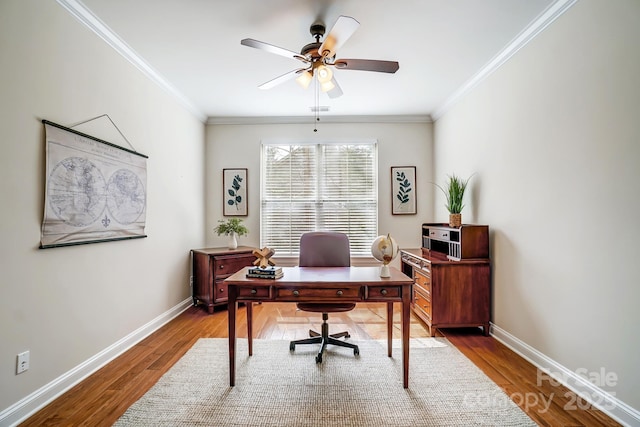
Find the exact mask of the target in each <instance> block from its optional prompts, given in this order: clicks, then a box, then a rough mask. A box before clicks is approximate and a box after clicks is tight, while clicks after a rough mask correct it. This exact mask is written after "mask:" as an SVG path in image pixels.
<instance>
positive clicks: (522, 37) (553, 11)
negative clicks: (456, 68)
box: [431, 0, 578, 120]
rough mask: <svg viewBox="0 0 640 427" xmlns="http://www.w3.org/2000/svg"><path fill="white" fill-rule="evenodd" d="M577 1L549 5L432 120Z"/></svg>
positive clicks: (442, 106)
mask: <svg viewBox="0 0 640 427" xmlns="http://www.w3.org/2000/svg"><path fill="white" fill-rule="evenodd" d="M577 1H578V0H558V1H556V2H555V3H553V4H552V5H550V6H549V7H548V8H547V9H546V10H545V11H544V12H542V13H541V14H540V15H539V16H538V17H537V18H536V19H534V20H533V22H532V23H531V24H529V25H528V26H527V28H525V29H524V30H523V31H522V32H520V34H518V35H517V36H516V38H515V39H513V40H512V41H511V42H510V43H509V44H508V45H507V46H506V47H505V48H504V49H502V51H500V52H499V53H498V54H497V55H496V56H494V57H493V59H491V60H490V61H489V62H488V63H487V64H486V65H485V66H484V67H482V68H481V69H480V71H478V72H477V73H476V74H475V75H474V76H473V77H471V78H470V79H469V80H468V81H467V82H466V83H464V84H463V85H462V86H460V87H459V88H458V89H457V90H456V91H455V92H453V94H451V95H450V96H449V97H448V98H447V99H446V100H445V101H444V103H443V104H442V105H440V106H439V107H438V108H436V110H435V111H434V112H433V114H432V115H431V117H432V118H433V120H438V119H439V118H440V117H442V116H443V115H444V114H445V113H446V112H447V111H449V109H451V107H453V106H454V105H455V104H456V103H457V102H458V101H460V100H461V99H462V98H463V97H464V96H466V95H467V94H468V93H469V92H471V90H472V89H473V88H474V87H476V86H477V85H478V84H480V83H481V82H482V81H483V80H484V79H486V78H487V77H489V75H490V74H492V73H493V72H494V71H496V70H497V69H498V68H500V66H502V64H504V63H505V62H507V61H508V60H509V58H511V57H512V56H513V55H515V54H516V52H518V51H519V50H520V49H522V48H523V47H525V46H526V45H527V44H528V43H529V42H530V41H531V40H533V39H534V38H535V37H536V36H537V35H538V34H539V33H540V32H541V31H542V30H544V29H545V28H547V26H548V25H550V24H551V23H552V22H553V21H555V20H556V19H557V18H558V17H560V16H561V15H562V14H563V13H565V12H566V11H567V10H568V9H569V8H570V7H571V6H573V5H574V4H575V3H576V2H577Z"/></svg>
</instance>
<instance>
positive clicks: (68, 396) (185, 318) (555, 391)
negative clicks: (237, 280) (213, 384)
mask: <svg viewBox="0 0 640 427" xmlns="http://www.w3.org/2000/svg"><path fill="white" fill-rule="evenodd" d="M399 308H400V307H399V306H397V307H396V309H395V316H394V319H395V320H394V331H393V336H394V338H400V337H401V331H400V310H399ZM329 322H330V325H331V326H330V330H331V331H338V330H341V331H342V330H348V331H349V333H350V334H351V337H352V338H351V339H352V340H366V339H385V338H386V336H387V335H386V305H385V304H359V305H358V306H357V307H356V309H355V310H353V311H351V312H348V313H335V314H331V315H330V318H329ZM238 323H239V325H238V336H239V337H245V338H246V318H245V310H244V309H242V308H241V309H240V310H239V313H238ZM253 323H254V326H253V327H254V336H255V337H256V338H263V339H274V340H292V339H300V338H304V337H306V336H307V333H308V332H307V331H308V329H309V328H313V329H316V330H319V328H320V323H321V319H320V316H319V315H317V314H315V313H306V312H302V311H297V310H296V307H295V305H294V304H286V303H284V304H277V303H269V304H259V305H255V306H254V322H253ZM243 334H244V335H243ZM442 335H444V336H445V337H446V338H447V339H448V340H449V341H450V342H451V343H452V344H453V345H455V346H456V347H457V348H458V349H459V350H460V351H461V352H462V353H464V354H465V355H466V356H467V357H468V358H469V359H470V360H472V361H473V363H475V364H476V365H477V366H478V367H479V368H480V369H482V370H483V371H484V372H485V373H486V374H487V375H488V376H489V377H490V378H491V379H492V380H493V381H495V382H496V384H498V385H499V386H500V387H501V388H502V389H503V390H505V391H506V392H507V394H509V395H510V396H511V397H512V400H513V401H514V402H516V403H517V404H518V405H519V406H520V407H521V408H522V409H523V410H524V411H525V412H526V413H527V414H528V415H529V416H530V417H531V418H532V419H533V420H534V421H535V422H537V423H538V424H540V425H543V426H618V425H619V424H618V423H616V422H614V421H613V420H611V419H610V418H608V417H607V416H606V415H604V414H603V413H602V412H600V411H598V410H596V409H593V408H587V409H577V408H576V409H572V406H576V405H572V404H573V403H576V400H575V396H572V393H571V392H569V391H568V390H567V389H566V388H565V387H562V386H554V385H553V384H551V383H549V382H548V381H542V384H537V383H538V382H540V381H538V380H537V378H538V376H537V371H536V368H535V367H534V366H533V365H531V364H529V363H528V362H526V361H525V360H524V359H522V358H521V357H520V356H518V355H517V354H515V353H514V352H513V351H511V350H509V349H508V348H507V347H505V346H504V345H502V344H501V343H499V342H498V341H496V340H495V339H493V338H491V337H484V336H483V335H482V333H481V331H480V330H479V329H456V330H454V329H451V330H443V331H442V332H440V331H438V336H442ZM227 336H228V332H227V312H226V310H224V309H221V310H216V312H215V313H213V314H211V315H209V314H207V313H206V312H205V311H204V310H203V309H201V308H197V307H191V308H189V309H188V310H187V311H185V312H184V313H182V314H181V315H180V316H178V317H177V318H176V319H174V320H173V321H171V322H170V323H168V324H167V325H165V326H164V327H163V328H161V329H160V330H158V331H156V332H155V333H153V334H152V335H150V336H149V337H147V338H146V339H144V340H143V341H141V342H140V343H138V344H137V345H135V346H134V347H133V348H131V349H130V350H129V351H127V352H126V353H124V354H123V355H121V356H120V357H118V358H117V359H115V360H114V361H112V362H111V363H109V364H108V365H106V366H104V367H103V368H102V369H100V370H99V371H97V372H96V373H94V374H93V375H91V376H90V377H89V378H87V379H86V380H84V381H83V382H82V383H80V384H78V385H77V386H75V387H73V388H72V389H71V390H69V391H68V392H66V393H65V394H64V395H62V396H61V397H59V398H58V399H56V400H55V401H54V402H52V403H51V404H49V405H48V406H46V407H45V408H43V409H42V410H40V411H39V412H37V413H36V414H34V415H33V416H32V417H31V418H29V419H28V420H26V421H25V422H24V423H23V424H21V425H22V426H103V425H104V426H110V425H112V424H113V423H114V422H115V421H116V420H117V419H118V418H119V417H120V415H122V414H123V413H124V412H125V411H126V409H127V408H128V407H129V406H130V405H131V404H132V403H134V402H135V401H136V400H138V399H139V398H140V397H141V396H142V395H143V394H144V393H145V392H146V391H147V390H148V389H149V388H150V387H151V386H153V384H155V382H156V381H157V380H158V379H159V378H160V377H161V376H162V374H164V373H165V372H166V371H167V370H168V369H169V368H170V367H171V366H172V365H173V364H174V363H175V362H176V361H177V360H178V359H180V357H182V355H184V353H185V352H186V351H187V350H188V349H189V348H191V346H192V345H193V344H194V343H195V342H196V341H197V340H198V339H199V338H216V337H217V338H223V337H227ZM426 336H428V333H427V331H426V328H425V326H424V325H423V324H422V323H421V322H420V321H419V320H418V319H416V318H413V316H412V321H411V337H413V338H416V337H426ZM310 363H313V360H311V361H310ZM414 363H415V362H414ZM578 402H581V401H579V400H578ZM577 406H578V407H579V408H582V407H584V405H583V403H582V402H581V403H580V405H577Z"/></svg>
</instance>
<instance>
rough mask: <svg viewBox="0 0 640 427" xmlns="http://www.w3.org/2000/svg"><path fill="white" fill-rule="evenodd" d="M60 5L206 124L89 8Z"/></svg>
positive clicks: (76, 0) (68, 0)
mask: <svg viewBox="0 0 640 427" xmlns="http://www.w3.org/2000/svg"><path fill="white" fill-rule="evenodd" d="M56 1H57V2H58V4H60V5H61V6H62V7H64V8H65V9H66V10H67V11H68V12H69V13H71V15H73V16H74V17H75V18H76V19H77V20H78V21H80V22H81V23H82V24H84V25H85V26H86V27H87V28H89V29H90V30H91V31H93V32H94V33H95V34H96V35H97V36H98V37H100V38H101V39H102V40H104V41H105V42H107V44H108V45H109V46H111V47H112V48H113V49H114V50H115V51H116V52H118V53H119V54H120V55H122V56H123V57H124V58H125V59H126V60H128V61H129V62H131V63H132V64H133V65H135V66H136V67H137V68H138V69H139V70H140V71H142V73H143V74H144V75H146V76H147V77H148V78H149V79H150V80H151V81H152V82H154V83H156V84H157V85H158V86H160V87H161V88H162V89H164V90H165V91H167V92H168V93H169V94H170V95H172V96H173V97H175V98H176V99H177V100H178V101H179V102H180V104H182V105H183V106H184V107H185V108H186V109H187V110H189V112H191V113H192V114H193V115H194V116H196V117H197V118H198V120H200V121H201V122H203V123H204V122H205V121H206V119H207V116H206V115H205V114H204V113H203V112H202V111H200V110H199V109H198V108H197V107H196V106H194V105H193V104H192V103H191V101H189V100H188V99H187V98H186V97H185V96H184V95H183V94H182V93H180V91H178V89H176V88H175V87H174V86H173V85H172V84H171V83H169V82H168V81H167V79H165V78H164V77H163V76H162V75H161V74H160V73H159V72H158V71H156V70H155V69H154V68H153V67H151V65H149V64H148V63H147V62H146V61H145V60H144V59H142V57H141V56H140V55H138V53H137V52H136V51H135V50H133V49H132V48H131V46H129V45H128V44H127V43H126V42H125V41H124V40H122V39H121V38H120V37H119V36H118V35H117V34H116V33H115V32H114V31H113V30H112V29H111V28H109V27H108V26H107V24H105V23H104V22H102V21H101V20H100V18H98V17H97V16H96V15H94V14H93V12H91V11H90V10H89V8H88V7H87V6H85V5H84V4H82V2H80V0H56Z"/></svg>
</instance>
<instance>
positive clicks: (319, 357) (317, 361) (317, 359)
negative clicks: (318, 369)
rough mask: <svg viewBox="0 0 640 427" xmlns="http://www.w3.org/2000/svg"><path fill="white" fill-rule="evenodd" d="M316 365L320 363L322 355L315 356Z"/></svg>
mask: <svg viewBox="0 0 640 427" xmlns="http://www.w3.org/2000/svg"><path fill="white" fill-rule="evenodd" d="M316 363H322V355H321V354H319V355H317V356H316Z"/></svg>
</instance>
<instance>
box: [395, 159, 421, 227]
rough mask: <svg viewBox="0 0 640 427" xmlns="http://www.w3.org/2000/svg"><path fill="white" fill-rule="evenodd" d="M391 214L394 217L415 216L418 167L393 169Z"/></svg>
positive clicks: (397, 167) (396, 167)
mask: <svg viewBox="0 0 640 427" xmlns="http://www.w3.org/2000/svg"><path fill="white" fill-rule="evenodd" d="M391 213H392V214H393V215H415V214H416V213H417V209H416V167H415V166H392V167H391Z"/></svg>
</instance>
